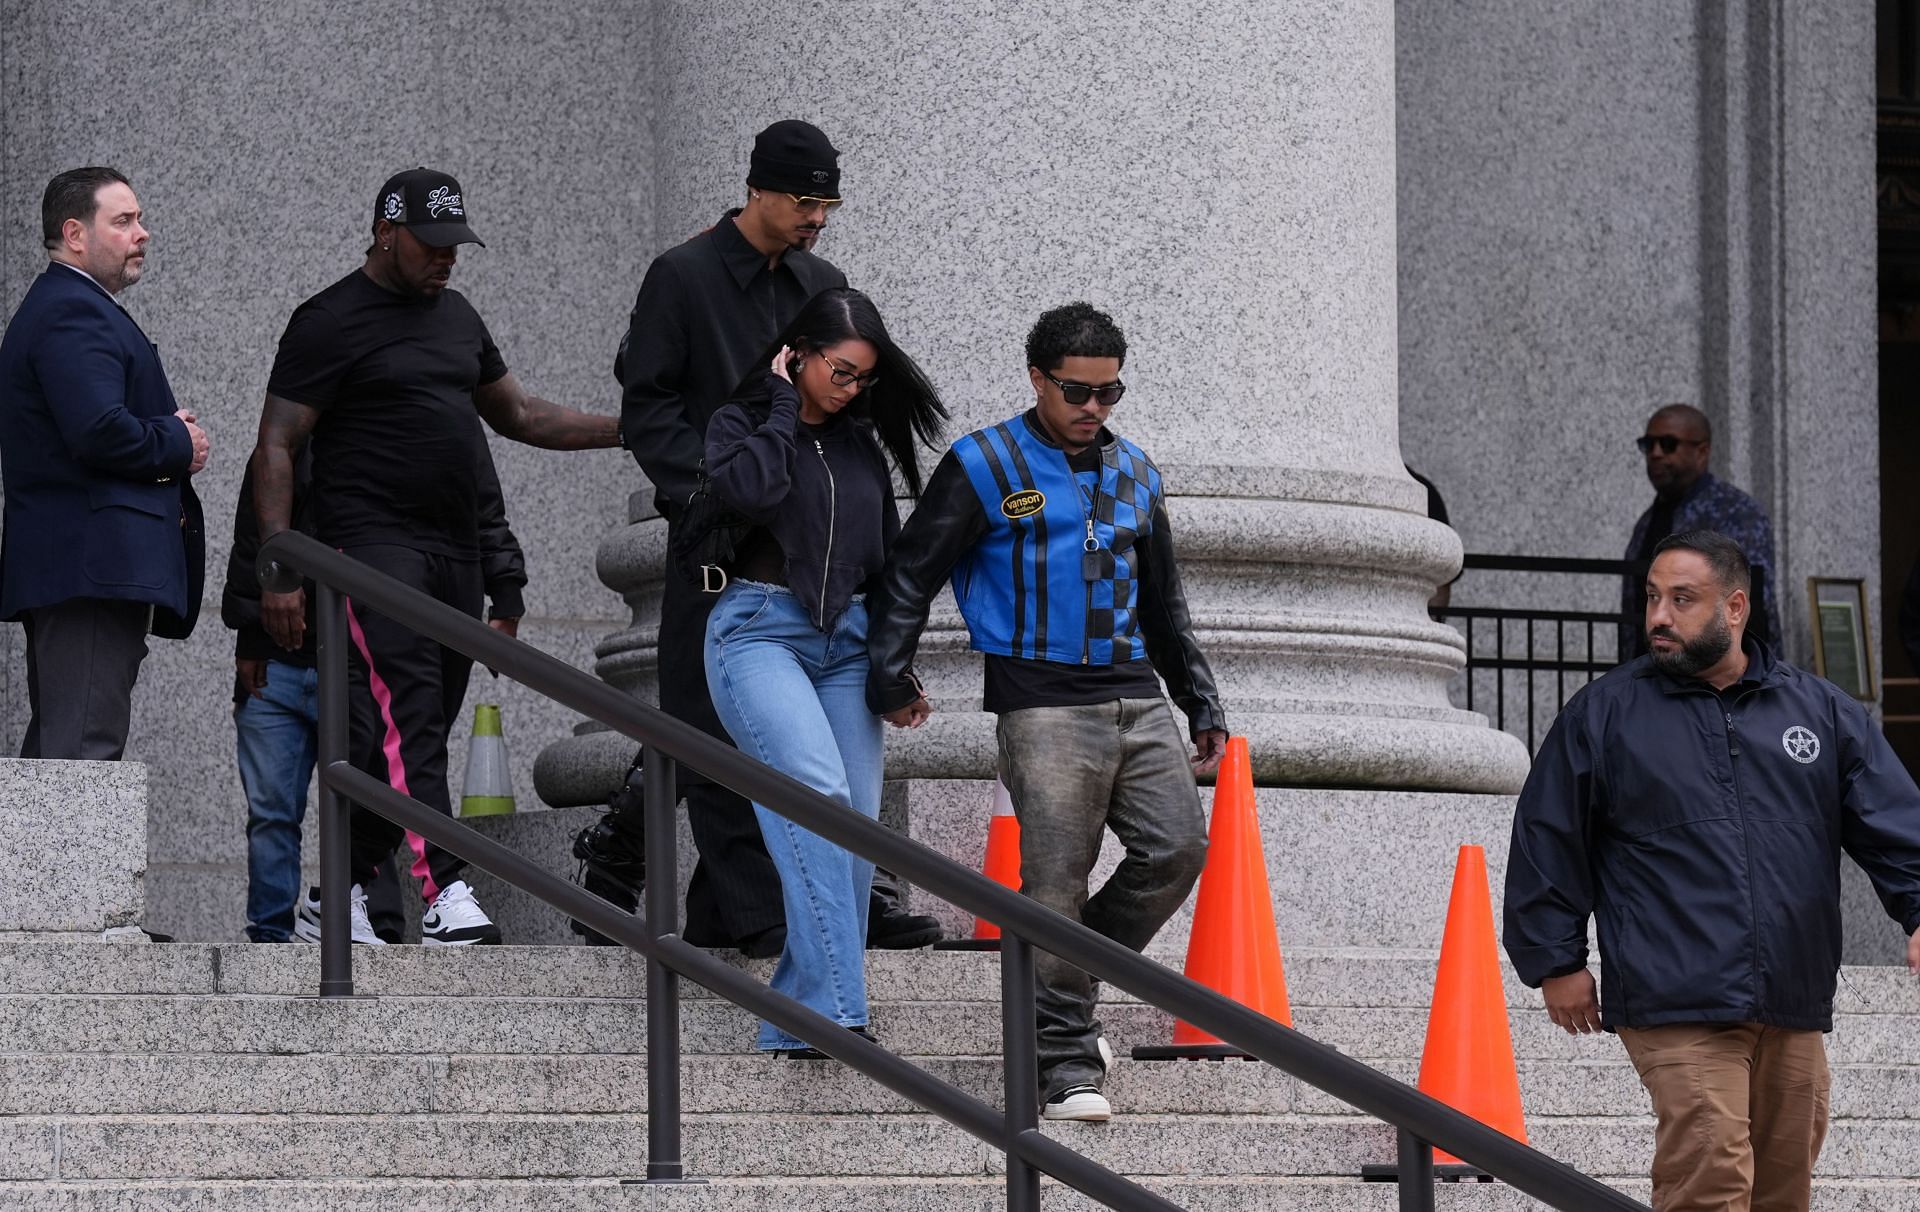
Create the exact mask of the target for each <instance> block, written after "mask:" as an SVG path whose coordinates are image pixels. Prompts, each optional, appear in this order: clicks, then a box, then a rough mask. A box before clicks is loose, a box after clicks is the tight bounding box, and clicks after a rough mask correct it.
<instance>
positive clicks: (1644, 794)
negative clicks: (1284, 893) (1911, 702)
mask: <svg viewBox="0 0 1920 1212" xmlns="http://www.w3.org/2000/svg"><path fill="white" fill-rule="evenodd" d="M1748 592H1749V573H1748V568H1747V561H1746V557H1745V556H1744V555H1742V554H1741V550H1740V547H1739V545H1738V544H1737V543H1735V542H1734V541H1733V540H1731V539H1729V538H1727V537H1726V536H1724V535H1721V534H1719V533H1717V532H1715V531H1711V530H1694V531H1687V532H1684V533H1681V534H1676V535H1674V536H1672V537H1671V538H1668V539H1667V540H1666V541H1664V542H1663V543H1661V544H1660V546H1659V549H1658V551H1657V553H1656V555H1655V558H1654V562H1653V567H1652V569H1651V570H1650V572H1649V573H1648V576H1647V618H1646V629H1647V631H1646V634H1647V641H1648V647H1649V649H1650V651H1649V652H1648V654H1647V655H1645V656H1642V657H1640V658H1638V659H1636V660H1634V661H1631V662H1629V663H1628V664H1626V665H1623V666H1621V667H1620V668H1619V669H1616V670H1614V671H1613V672H1612V673H1609V674H1608V675H1606V676H1605V677H1603V678H1601V679H1600V680H1599V681H1597V682H1595V683H1593V684H1592V685H1590V686H1588V687H1586V688H1585V689H1583V690H1582V691H1581V692H1580V693H1579V694H1577V695H1575V696H1574V698H1573V700H1572V701H1571V702H1569V703H1568V704H1567V706H1566V709H1565V710H1564V711H1562V712H1561V714H1560V718H1559V720H1558V721H1557V722H1556V723H1555V724H1554V727H1553V730H1552V731H1551V732H1550V733H1549V734H1548V735H1547V739H1546V743H1545V744H1544V745H1543V746H1542V747H1541V750H1540V753H1539V756H1538V757H1537V758H1536V759H1535V762H1534V768H1533V773H1532V774H1531V775H1530V776H1529V777H1528V779H1527V784H1526V787H1525V788H1524V789H1523V790H1522V791H1521V793H1520V802H1519V806H1518V808H1517V810H1516V812H1515V816H1514V823H1513V844H1512V851H1511V854H1510V856H1509V859H1508V867H1507V884H1506V913H1505V917H1506V935H1505V942H1506V948H1507V954H1508V955H1509V956H1510V957H1511V958H1512V960H1513V964H1514V967H1515V968H1516V969H1517V970H1518V972H1519V974H1520V977H1521V979H1522V980H1524V981H1526V983H1527V984H1529V985H1532V986H1536V987H1539V988H1540V989H1541V990H1542V991H1543V992H1544V994H1545V996H1546V1005H1547V1012H1548V1014H1549V1015H1550V1016H1551V1017H1552V1019H1553V1021H1554V1023H1555V1024H1556V1025H1558V1026H1560V1027H1563V1028H1565V1029H1566V1030H1567V1031H1568V1032H1570V1033H1576V1034H1577V1033H1583V1032H1590V1031H1598V1030H1601V1029H1602V1028H1604V1029H1606V1030H1610V1031H1616V1032H1618V1034H1619V1035H1620V1038H1621V1042H1622V1043H1624V1044H1625V1045H1626V1049H1627V1053H1628V1056H1629V1057H1630V1058H1631V1059H1632V1061H1633V1064H1634V1068H1635V1069H1636V1071H1638V1073H1639V1074H1640V1079H1641V1082H1642V1084H1644V1085H1645V1086H1646V1088H1647V1091H1648V1093H1649V1094H1650V1095H1651V1096H1652V1101H1653V1108H1654V1114H1655V1116H1656V1117H1657V1120H1658V1126H1657V1128H1656V1133H1655V1148H1654V1161H1653V1196H1654V1206H1655V1207H1656V1208H1658V1209H1660V1210H1661V1212H1687V1210H1691V1209H1708V1208H1713V1209H1721V1208H1735V1207H1738V1208H1743V1209H1744V1208H1748V1207H1751V1208H1752V1209H1753V1210H1754V1212H1762V1210H1763V1209H1764V1210H1769V1212H1785V1210H1787V1209H1797V1210H1801V1212H1804V1209H1806V1208H1807V1206H1808V1202H1809V1200H1810V1199H1811V1190H1812V1172H1813V1164H1814V1160H1815V1158H1816V1157H1818V1155H1819V1152H1820V1145H1821V1142H1822V1141H1823V1140H1824V1138H1825V1136H1826V1127H1827V1091H1828V1073H1827V1063H1826V1053H1825V1048H1824V1045H1823V1043H1822V1039H1821V1034H1822V1033H1823V1032H1826V1031H1830V1030H1832V1028H1833V994H1834V985H1835V978H1836V975H1837V973H1838V969H1839V964H1840V853H1841V851H1842V850H1843V849H1844V850H1845V851H1846V853H1848V854H1849V855H1851V856H1853V859H1854V861H1855V862H1857V863H1859V865H1860V866H1861V867H1862V868H1863V869H1864V870H1865V871H1866V873H1867V875H1868V876H1869V877H1870V878H1871V879H1872V881H1873V885H1874V887H1875V889H1876V890H1877V891H1878V892H1879V894H1880V899H1881V901H1882V902H1883V903H1884V904H1885V905H1886V908H1887V912H1888V913H1889V914H1890V915H1891V916H1892V917H1893V918H1894V920H1895V921H1897V922H1899V923H1900V926H1901V928H1902V930H1904V931H1905V932H1906V933H1907V934H1908V936H1909V942H1908V945H1907V964H1908V966H1909V967H1910V968H1913V969H1915V970H1916V971H1920V933H1916V929H1917V928H1920V790H1916V789H1915V787H1914V783H1913V779H1912V778H1911V777H1909V775H1908V774H1907V772H1906V770H1905V769H1904V768H1903V767H1902V766H1901V764H1900V761H1899V759H1898V758H1896V757H1895V756H1894V754H1893V751H1892V750H1891V749H1890V748H1889V747H1888V746H1887V743H1886V739H1885V738H1884V737H1883V736H1882V735H1881V733H1880V730H1879V728H1878V727H1877V726H1876V725H1875V724H1874V722H1873V720H1872V719H1871V718H1870V717H1869V716H1868V715H1867V713H1866V711H1864V710H1863V709H1862V708H1861V706H1860V704H1859V703H1857V702H1855V701H1854V700H1853V699H1852V698H1850V697H1849V696H1848V695H1847V694H1845V693H1844V692H1842V691H1841V690H1840V689H1839V688H1837V687H1835V686H1834V685H1833V684H1832V683H1830V682H1827V681H1825V680H1823V679H1821V678H1817V677H1815V676H1813V675H1812V674H1809V673H1806V672H1805V671H1803V670H1799V669H1796V668H1794V667H1793V666H1791V665H1788V664H1787V663H1786V662H1785V661H1782V660H1779V659H1777V658H1775V656H1774V655H1773V653H1772V652H1771V651H1769V650H1768V649H1767V647H1766V645H1764V644H1763V643H1761V642H1760V641H1758V640H1757V639H1754V638H1752V637H1748V636H1745V635H1744V631H1745V628H1746V624H1747V620H1748V616H1749V606H1748ZM1589 916H1593V917H1596V918H1597V919H1598V922H1599V935H1600V952H1601V956H1602V959H1603V966H1602V977H1603V981H1604V984H1603V986H1602V989H1601V990H1600V991H1599V992H1601V993H1603V994H1604V996H1599V997H1597V996H1596V990H1595V987H1594V980H1593V977H1592V975H1591V974H1590V973H1589V972H1588V971H1587V919H1588V917H1589Z"/></svg>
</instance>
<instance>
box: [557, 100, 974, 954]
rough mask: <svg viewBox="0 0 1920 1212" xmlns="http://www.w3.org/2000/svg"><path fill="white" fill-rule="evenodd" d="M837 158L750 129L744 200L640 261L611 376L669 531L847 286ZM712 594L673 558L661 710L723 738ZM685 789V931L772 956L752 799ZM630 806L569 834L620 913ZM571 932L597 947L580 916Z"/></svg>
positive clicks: (628, 867)
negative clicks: (783, 353)
mask: <svg viewBox="0 0 1920 1212" xmlns="http://www.w3.org/2000/svg"><path fill="white" fill-rule="evenodd" d="M839 160H840V153H839V152H838V151H837V150H836V149H835V148H834V146H833V144H832V143H831V142H830V141H829V140H828V139H827V136H826V134H825V133H824V132H822V131H821V130H820V128H818V127H816V126H814V125H812V124H811V123H807V122H800V121H795V120H791V119H789V120H786V121H782V122H775V123H774V124H773V125H771V126H769V127H767V128H766V129H765V130H763V131H761V132H760V134H759V135H758V137H756V138H755V139H754V142H753V155H752V158H751V161H750V163H749V168H748V172H747V182H746V184H747V201H746V205H745V206H744V207H743V208H741V209H740V210H738V211H733V212H729V213H728V214H727V215H725V216H723V217H722V218H721V220H720V222H718V223H716V224H714V226H713V227H712V228H711V229H709V230H708V231H705V232H702V233H701V234H699V235H697V236H695V237H694V238H693V239H691V240H688V241H687V242H685V243H684V244H681V245H678V246H677V247H674V248H671V249H668V250H667V251H666V252H664V253H662V254H661V255H660V256H658V257H656V258H655V259H654V261H653V264H652V265H650V266H648V267H647V274H646V278H645V279H644V280H643V281H642V282H641V284H640V296H639V298H638V299H637V300H636V301H635V303H634V305H633V315H632V317H631V321H630V326H629V328H628V331H627V336H626V339H625V341H623V342H622V345H621V350H620V356H619V357H618V359H616V361H615V363H614V374H615V376H616V377H617V378H618V379H619V380H620V383H621V387H622V397H621V407H620V433H621V439H622V443H623V444H624V445H625V446H626V448H627V449H628V450H630V451H632V452H633V457H634V460H635V461H636V462H638V463H639V464H640V468H641V470H642V471H644V472H645V473H646V476H647V479H648V480H650V481H651V482H652V484H653V489H654V504H655V506H656V507H657V508H658V509H659V510H660V513H661V516H663V517H665V518H666V519H667V525H668V527H669V529H671V528H672V526H673V525H674V524H675V522H676V520H677V519H678V517H679V513H680V511H681V509H682V508H683V507H684V506H685V505H686V502H687V498H688V497H689V496H691V495H692V493H693V490H694V488H695V486H696V485H697V484H698V483H699V479H700V465H701V460H702V458H703V457H704V455H705V450H706V432H707V422H708V420H709V419H710V418H711V417H712V416H713V414H714V413H715V412H716V411H718V410H719V408H720V406H721V405H722V404H724V403H726V401H727V399H728V398H729V396H731V395H732V393H733V391H734V389H735V388H736V387H737V386H739V384H740V382H741V380H742V379H743V378H745V377H746V375H747V372H748V371H750V370H753V369H755V368H757V367H758V366H759V364H760V358H761V357H762V355H763V352H764V351H765V350H766V349H767V348H768V347H769V346H770V345H771V344H772V342H773V340H774V338H775V337H777V336H778V335H779V334H780V332H781V331H782V330H783V329H785V328H786V326H787V324H788V323H789V322H790V321H792V319H793V318H794V316H795V315H797V314H799V311H800V308H801V306H802V305H803V304H805V303H806V301H807V300H808V299H810V298H812V297H813V296H814V295H815V294H817V293H819V292H820V291H822V290H826V289H828V288H829V287H835V286H845V285H846V284H847V279H846V276H845V275H844V274H842V273H841V272H840V271H839V270H837V269H835V268H834V267H833V266H832V265H830V264H828V263H827V262H826V261H824V260H822V259H821V258H819V257H816V256H814V255H813V254H812V252H811V251H810V250H811V249H812V247H813V244H814V241H816V240H817V239H818V238H819V236H820V231H821V229H822V228H824V227H825V226H826V223H827V219H828V217H829V216H830V215H831V214H832V213H833V211H834V210H836V209H837V208H838V207H839V205H840V164H839ZM714 597H715V595H714V594H712V593H706V592H703V591H702V587H701V586H699V585H696V584H693V583H691V582H689V581H686V580H684V579H682V577H681V576H680V574H679V572H678V571H677V570H676V569H675V568H674V566H673V562H672V561H669V562H668V567H667V571H666V584H665V587H664V591H663V596H662V601H661V606H660V633H659V649H658V651H659V661H660V664H659V678H660V707H661V709H662V710H664V711H666V712H667V713H668V714H670V715H672V716H674V717H675V718H677V719H680V720H684V721H685V722H687V723H689V724H693V725H694V726H696V727H698V728H700V729H701V730H702V731H705V732H707V733H709V734H710V735H712V736H715V737H718V738H720V739H721V740H726V741H728V742H729V743H731V740H730V738H729V737H728V736H727V733H726V730H725V729H724V728H723V727H721V725H720V721H719V718H718V717H717V716H716V715H715V714H714V710H713V703H712V701H711V700H710V699H709V698H708V696H707V677H706V665H705V662H704V659H703V656H702V653H703V651H704V646H705V642H706V627H707V612H708V610H709V609H710V608H711V607H712V604H713V601H714ZM631 781H632V780H630V782H631ZM680 792H681V794H682V795H683V796H684V797H685V798H686V801H687V815H688V820H689V822H690V824H691V825H692V829H693V840H694V845H695V846H696V847H697V848H698V850H699V852H700V862H699V865H698V866H696V867H695V868H694V873H693V882H692V884H691V885H690V886H689V887H688V889H687V923H686V929H685V931H684V933H683V937H685V938H686V940H687V941H688V942H690V943H694V944H696V945H699V946H709V947H727V946H734V947H739V948H740V949H741V950H743V951H745V952H746V953H747V954H749V955H756V956H773V955H778V954H780V951H781V947H782V945H783V944H784V943H785V940H786V917H785V913H784V911H783V909H782V905H781V899H780V877H779V874H778V872H776V871H775V870H774V866H773V860H772V859H770V858H769V857H768V856H767V848H766V843H765V841H764V840H763V839H762V838H761V836H760V825H759V822H758V820H757V819H756V818H755V816H754V814H753V806H752V805H751V804H750V803H748V802H747V801H746V800H745V799H743V798H741V797H740V796H738V795H735V794H734V793H733V792H731V791H728V790H727V789H726V788H724V787H721V786H718V785H717V784H713V783H709V782H707V781H706V780H705V779H704V778H702V777H700V776H698V775H696V774H693V773H692V772H691V771H688V770H687V769H685V768H684V767H682V768H681V771H680ZM638 801H639V797H638V796H637V795H630V794H624V793H623V794H617V795H616V796H615V800H614V803H613V804H612V806H611V808H610V810H609V811H608V813H607V816H606V817H605V818H604V819H603V820H602V821H600V822H598V823H597V824H595V825H592V826H589V827H588V828H587V829H585V830H583V831H582V832H581V834H580V836H579V837H578V838H577V839H576V841H575V843H574V854H575V856H576V857H578V858H579V859H580V860H581V861H582V863H583V867H584V882H585V884H586V886H587V887H588V888H589V889H590V890H591V891H593V892H595V893H598V894H599V895H600V896H603V897H605V898H607V899H608V900H611V901H614V902H615V903H620V904H625V905H627V906H628V907H629V908H631V907H632V905H633V903H634V902H635V898H634V894H633V893H634V889H636V888H637V887H638V886H639V884H640V883H641V881H642V880H643V879H644V877H645V865H644V860H643V858H642V855H643V853H644V851H643V849H642V845H641V839H642V837H643V833H642V823H641V818H640V813H639V802H638ZM880 908H881V907H879V906H876V910H879V909H880ZM886 909H887V910H890V911H877V912H875V913H874V914H872V915H870V916H871V919H872V921H873V928H871V929H870V930H869V937H870V938H875V939H881V940H884V945H888V946H896V947H897V946H921V945H925V944H926V943H929V942H932V941H934V940H935V939H936V938H938V937H939V925H938V923H937V922H935V921H934V919H932V918H926V917H923V918H912V917H909V916H908V915H906V914H904V913H902V912H900V911H899V909H898V908H897V907H896V906H892V905H888V906H887V907H886ZM576 929H579V930H580V931H581V933H583V934H586V936H587V937H588V939H589V940H590V941H598V940H597V939H595V937H594V936H593V935H592V934H591V933H588V932H587V931H586V930H585V929H584V928H583V927H580V926H578V924H577V923H576Z"/></svg>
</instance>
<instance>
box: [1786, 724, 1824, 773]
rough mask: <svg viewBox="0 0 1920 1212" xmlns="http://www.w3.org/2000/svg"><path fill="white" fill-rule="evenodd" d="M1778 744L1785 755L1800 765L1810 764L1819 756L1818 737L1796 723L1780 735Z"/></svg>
mask: <svg viewBox="0 0 1920 1212" xmlns="http://www.w3.org/2000/svg"><path fill="white" fill-rule="evenodd" d="M1780 744H1781V746H1782V747H1783V748H1784V749H1786V751H1787V756H1788V757H1790V758H1792V759H1793V760H1794V761H1796V762H1799V763H1800V764H1801V765H1802V766H1807V765H1811V764H1812V762H1813V760H1814V759H1815V758H1817V757H1819V756H1820V738H1819V737H1817V736H1815V735H1813V733H1812V732H1811V731H1809V730H1808V729H1805V728H1802V727H1801V726H1800V725H1798V724H1795V725H1794V726H1793V727H1791V728H1789V729H1787V730H1786V731H1785V732H1784V733H1782V734H1781V735H1780Z"/></svg>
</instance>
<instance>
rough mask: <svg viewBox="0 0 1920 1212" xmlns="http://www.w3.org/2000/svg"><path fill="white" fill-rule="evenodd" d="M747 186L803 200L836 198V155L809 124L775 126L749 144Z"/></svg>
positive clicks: (837, 186) (838, 174)
mask: <svg viewBox="0 0 1920 1212" xmlns="http://www.w3.org/2000/svg"><path fill="white" fill-rule="evenodd" d="M747 184H748V185H751V186H753V187H754V188H755V189H771V190H774V191H776V192H778V193H783V194H799V195H801V196H803V197H814V198H838V197H839V196H840V153H839V152H838V151H836V150H834V146H833V144H831V143H829V142H827V136H826V134H825V132H823V131H822V130H821V129H820V128H819V127H817V126H815V125H813V124H812V123H811V122H800V121H797V120H795V119H792V118H789V119H787V120H786V121H784V122H775V123H774V124H773V125H772V126H769V127H768V128H767V129H765V130H763V131H761V132H760V133H759V134H758V135H757V136H755V138H754V140H753V159H752V161H751V163H750V165H749V167H748V170H747Z"/></svg>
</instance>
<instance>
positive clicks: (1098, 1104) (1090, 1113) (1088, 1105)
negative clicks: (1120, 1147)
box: [1040, 1086, 1113, 1124]
mask: <svg viewBox="0 0 1920 1212" xmlns="http://www.w3.org/2000/svg"><path fill="white" fill-rule="evenodd" d="M1040 1118H1041V1119H1051V1120H1061V1119H1077V1120H1081V1121H1082V1122H1085V1123H1091V1124H1104V1123H1106V1122H1107V1121H1108V1120H1110V1119H1112V1118H1113V1104H1112V1103H1110V1102H1108V1101H1107V1096H1106V1095H1104V1094H1102V1093H1100V1087H1098V1086H1070V1087H1068V1088H1067V1089H1065V1090H1062V1091H1061V1092H1060V1093H1058V1094H1056V1095H1054V1096H1053V1097H1052V1098H1050V1099H1048V1100H1047V1105H1046V1106H1044V1107H1042V1108H1040Z"/></svg>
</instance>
